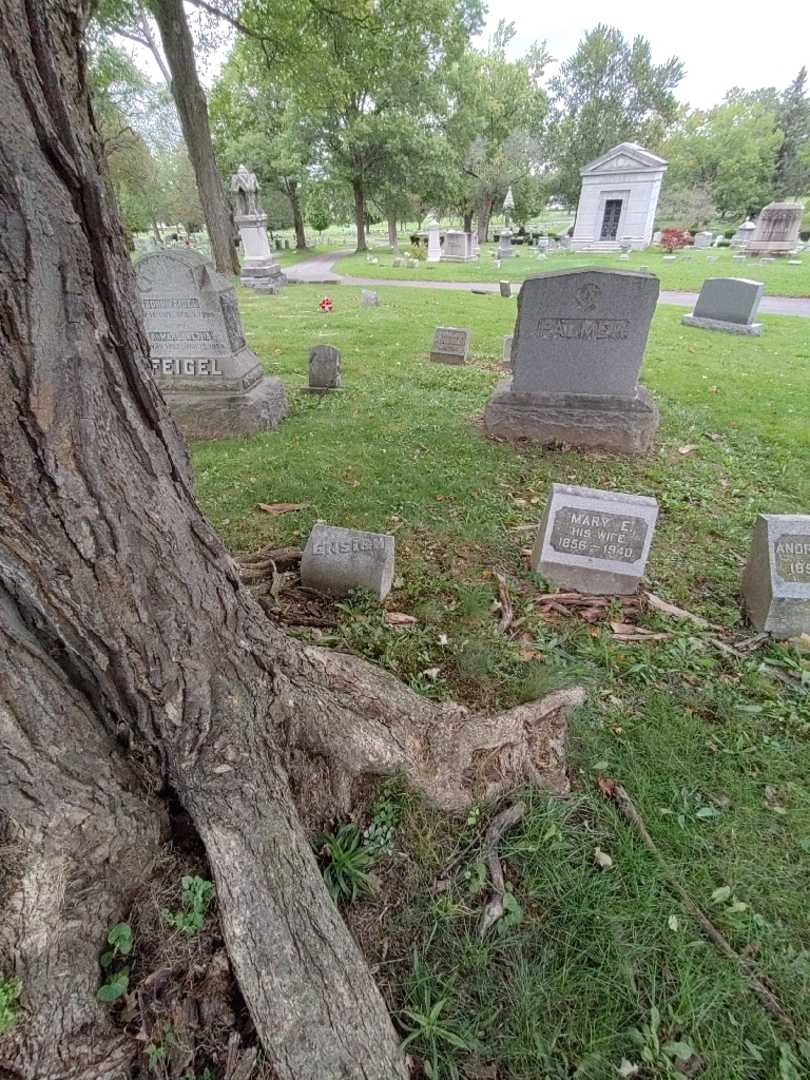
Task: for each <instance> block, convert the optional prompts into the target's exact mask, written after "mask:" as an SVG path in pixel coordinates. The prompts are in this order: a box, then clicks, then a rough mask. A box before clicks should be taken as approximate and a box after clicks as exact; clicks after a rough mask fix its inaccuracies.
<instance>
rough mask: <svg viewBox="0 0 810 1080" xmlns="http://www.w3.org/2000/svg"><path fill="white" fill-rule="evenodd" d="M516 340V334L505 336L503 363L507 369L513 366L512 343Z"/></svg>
mask: <svg viewBox="0 0 810 1080" xmlns="http://www.w3.org/2000/svg"><path fill="white" fill-rule="evenodd" d="M514 340H515V335H514V334H504V336H503V363H504V365H505V366H506V367H511V366H512V342H513V341H514Z"/></svg>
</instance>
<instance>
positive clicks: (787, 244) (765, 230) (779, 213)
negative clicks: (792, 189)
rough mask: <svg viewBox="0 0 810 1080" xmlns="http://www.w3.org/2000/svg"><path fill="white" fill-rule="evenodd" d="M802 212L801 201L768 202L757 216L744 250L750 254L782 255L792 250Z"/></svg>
mask: <svg viewBox="0 0 810 1080" xmlns="http://www.w3.org/2000/svg"><path fill="white" fill-rule="evenodd" d="M803 214H804V206H803V205H802V204H801V203H792V202H772V203H769V204H768V205H767V206H766V207H765V208H764V209H763V210H762V211H761V212H760V215H759V217H758V218H757V223H756V228H755V229H754V231H753V234H752V236H751V238H750V239H749V240H748V241H747V243H746V251H747V252H748V253H749V254H751V255H763V254H765V255H784V254H786V253H787V252H788V251H792V250H793V248H794V247H795V246H796V243H797V241H798V239H799V231H800V229H801V227H802V215H803Z"/></svg>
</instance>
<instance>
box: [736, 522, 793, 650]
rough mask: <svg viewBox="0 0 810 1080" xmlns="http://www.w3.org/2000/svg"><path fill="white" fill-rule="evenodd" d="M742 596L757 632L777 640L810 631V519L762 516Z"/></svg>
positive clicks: (758, 523)
mask: <svg viewBox="0 0 810 1080" xmlns="http://www.w3.org/2000/svg"><path fill="white" fill-rule="evenodd" d="M742 592H743V596H744V597H745V605H746V607H747V609H748V614H749V616H750V619H751V622H752V623H753V625H754V626H755V627H756V628H757V629H758V630H763V631H765V632H766V633H768V634H771V635H772V636H773V637H775V638H791V637H800V636H801V635H802V634H805V633H810V515H808V514H760V515H759V517H758V518H757V521H756V524H755V525H754V535H753V539H752V542H751V554H750V556H749V558H748V563H747V565H746V567H745V572H744V574H743V585H742Z"/></svg>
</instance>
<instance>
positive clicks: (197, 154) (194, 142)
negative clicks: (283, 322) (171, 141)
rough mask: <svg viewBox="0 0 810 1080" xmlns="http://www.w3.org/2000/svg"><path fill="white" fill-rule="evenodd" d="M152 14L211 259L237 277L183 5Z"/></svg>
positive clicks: (162, 0)
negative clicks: (209, 243) (192, 171)
mask: <svg viewBox="0 0 810 1080" xmlns="http://www.w3.org/2000/svg"><path fill="white" fill-rule="evenodd" d="M152 10H153V12H154V15H155V21H156V22H157V24H158V29H159V30H160V40H161V42H162V44H163V51H164V52H165V54H166V59H167V61H168V63H169V68H170V69H171V76H172V78H171V83H170V87H171V91H172V96H173V97H174V100H175V104H176V105H177V112H178V113H179V115H180V124H181V127H182V129H183V137H184V138H185V140H186V147H187V148H188V155H189V157H190V158H191V164H192V166H193V168H194V176H195V179H196V181H197V191H198V192H199V195H200V204H201V205H202V210H203V214H204V215H205V223H206V225H207V227H208V236H209V238H210V240H211V255H212V257H213V259H214V264H215V265H216V268H217V270H219V271H220V272H221V273H223V274H229V275H230V274H238V273H239V256H238V255H237V253H236V245H235V243H234V236H235V234H236V229H235V228H234V224H233V214H232V213H231V208H230V205H229V203H228V199H227V197H226V195H225V188H224V186H223V184H222V177H221V176H220V175H219V169H217V163H216V160H215V159H214V147H213V145H212V143H211V131H210V128H209V125H208V106H207V104H206V100H205V93H204V92H203V88H202V86H201V85H200V80H199V78H198V76H197V66H196V64H195V62H194V42H193V40H192V37H191V31H190V30H189V28H188V21H187V19H186V13H185V10H184V8H183V0H154V2H153V4H152Z"/></svg>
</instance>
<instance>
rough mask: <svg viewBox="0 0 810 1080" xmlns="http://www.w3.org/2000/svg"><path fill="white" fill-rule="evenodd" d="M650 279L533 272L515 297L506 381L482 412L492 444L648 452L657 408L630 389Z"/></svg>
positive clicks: (649, 313)
mask: <svg viewBox="0 0 810 1080" xmlns="http://www.w3.org/2000/svg"><path fill="white" fill-rule="evenodd" d="M657 299H658V278H657V277H655V276H654V275H652V274H639V273H636V272H635V271H631V270H603V269H601V268H600V269H596V268H590V267H585V268H581V269H575V270H552V271H550V272H549V273H545V274H536V275H534V276H533V277H530V278H528V279H527V280H526V282H525V283H524V284H523V287H522V288H521V290H520V293H519V294H518V316H517V324H516V326H515V341H514V344H513V347H512V368H513V375H512V378H511V379H505V380H503V381H501V382H499V383H498V385H497V386H496V388H495V392H494V394H493V395H492V397H491V398H490V399H489V401H488V403H487V407H486V411H485V413H484V423H485V426H486V428H487V430H488V431H489V432H490V433H491V434H493V435H496V436H498V437H500V438H505V439H510V440H517V439H529V440H532V441H534V442H542V443H569V444H570V445H572V446H582V447H591V446H593V447H604V448H606V449H610V450H619V451H623V452H626V453H637V452H641V451H644V450H647V449H649V447H650V445H651V444H652V441H653V438H654V436H655V432H656V429H657V427H658V421H659V414H658V408H657V407H656V405H655V403H654V402H653V400H652V398H651V397H650V395H649V393H648V392H647V391H646V390H645V389H644V388H643V387H640V386H639V385H638V374H639V370H640V368H641V362H642V360H643V358H644V348H645V346H646V344H647V335H648V333H649V329H650V321H651V319H652V317H653V314H654V312H655V304H656V301H657Z"/></svg>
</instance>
